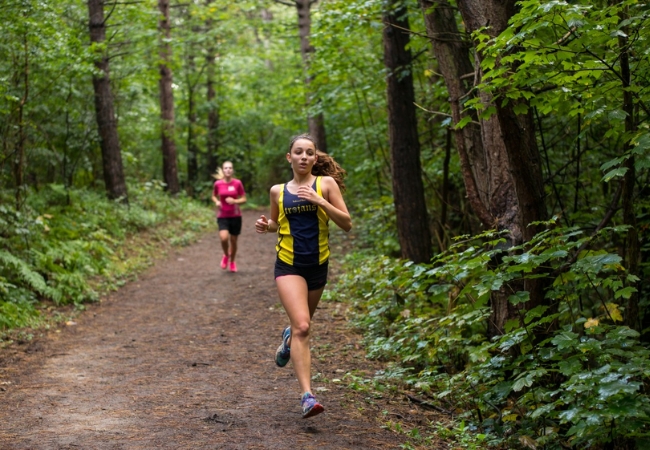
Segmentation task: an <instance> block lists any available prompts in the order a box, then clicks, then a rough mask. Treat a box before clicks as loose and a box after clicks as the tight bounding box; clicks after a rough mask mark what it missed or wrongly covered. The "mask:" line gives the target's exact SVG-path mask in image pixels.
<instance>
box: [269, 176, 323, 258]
mask: <svg viewBox="0 0 650 450" xmlns="http://www.w3.org/2000/svg"><path fill="white" fill-rule="evenodd" d="M312 188H313V189H314V190H315V191H316V193H317V194H318V195H320V196H321V197H322V196H323V192H322V190H321V177H316V180H314V184H313V185H312ZM278 207H279V208H280V215H279V217H278V224H279V228H278V243H277V244H276V246H275V250H276V251H277V253H278V258H279V259H280V260H281V261H283V262H285V263H287V264H290V265H292V266H296V267H306V266H317V265H320V264H323V263H325V262H327V259H328V258H329V256H330V247H329V227H328V222H329V216H328V215H327V213H326V212H325V211H324V210H323V209H321V208H319V207H318V206H317V205H314V204H312V203H310V202H309V201H307V200H303V199H301V198H299V197H298V196H297V195H295V194H292V193H291V192H289V190H288V189H287V185H286V184H283V185H281V186H280V198H279V199H278Z"/></svg>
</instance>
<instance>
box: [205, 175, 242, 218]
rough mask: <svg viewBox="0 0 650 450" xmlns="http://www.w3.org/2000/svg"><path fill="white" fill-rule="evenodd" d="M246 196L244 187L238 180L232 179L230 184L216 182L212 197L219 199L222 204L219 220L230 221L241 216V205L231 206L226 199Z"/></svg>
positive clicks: (220, 181) (221, 181)
mask: <svg viewBox="0 0 650 450" xmlns="http://www.w3.org/2000/svg"><path fill="white" fill-rule="evenodd" d="M245 194H246V192H244V185H243V184H242V182H241V181H239V180H238V179H236V178H231V179H230V182H229V183H226V181H225V180H217V181H215V183H214V188H213V189H212V195H214V196H215V197H217V198H218V199H219V201H220V202H221V208H219V214H218V215H217V217H218V218H219V219H230V218H232V217H239V216H241V210H240V209H239V205H237V204H235V205H229V204H228V203H226V199H227V198H228V197H232V198H239V197H241V196H242V195H245Z"/></svg>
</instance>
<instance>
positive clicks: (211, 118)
mask: <svg viewBox="0 0 650 450" xmlns="http://www.w3.org/2000/svg"><path fill="white" fill-rule="evenodd" d="M213 1H214V0H206V1H205V4H206V5H210V4H212V3H213ZM206 26H207V28H208V30H209V29H210V28H212V19H211V18H208V19H207V20H206ZM207 52H208V55H207V57H206V58H207V61H206V63H207V68H206V88H207V100H208V124H207V126H208V130H207V132H208V136H207V144H206V147H207V162H206V170H207V174H206V175H207V177H209V176H210V174H211V173H212V172H213V171H214V170H216V168H217V165H218V164H219V138H218V130H219V107H218V105H217V93H216V90H215V87H214V86H215V84H216V64H215V58H216V50H215V48H214V46H213V45H212V44H210V45H208V51H207Z"/></svg>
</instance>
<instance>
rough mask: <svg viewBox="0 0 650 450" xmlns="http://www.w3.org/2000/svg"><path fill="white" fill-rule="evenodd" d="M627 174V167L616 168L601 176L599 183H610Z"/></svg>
mask: <svg viewBox="0 0 650 450" xmlns="http://www.w3.org/2000/svg"><path fill="white" fill-rule="evenodd" d="M626 173H627V167H618V168H616V169H614V170H610V171H609V172H607V173H606V174H605V176H603V177H602V178H601V179H600V181H604V182H605V183H607V182H609V181H611V180H612V179H613V178H619V177H623V176H624V175H625V174H626Z"/></svg>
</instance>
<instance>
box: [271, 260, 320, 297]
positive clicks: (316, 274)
mask: <svg viewBox="0 0 650 450" xmlns="http://www.w3.org/2000/svg"><path fill="white" fill-rule="evenodd" d="M327 268H328V263H324V264H321V265H319V266H308V267H296V266H292V265H289V264H287V263H285V262H284V261H280V260H279V259H276V260H275V278H278V277H281V276H284V275H298V276H300V277H303V278H304V279H305V281H306V282H307V290H309V291H315V290H318V289H320V288H322V287H323V286H325V285H326V284H327Z"/></svg>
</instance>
